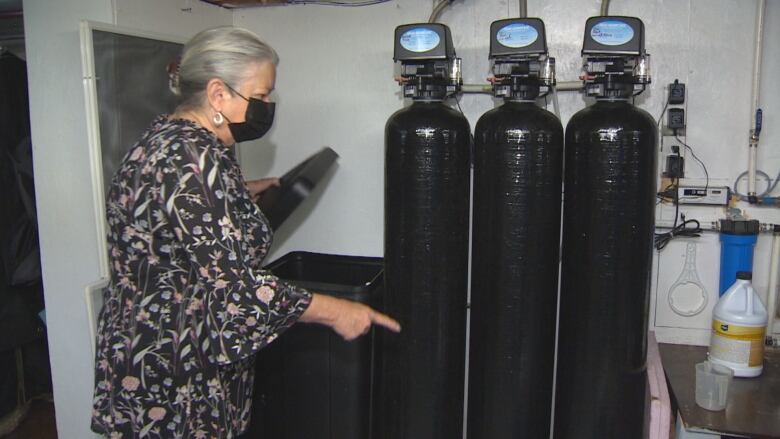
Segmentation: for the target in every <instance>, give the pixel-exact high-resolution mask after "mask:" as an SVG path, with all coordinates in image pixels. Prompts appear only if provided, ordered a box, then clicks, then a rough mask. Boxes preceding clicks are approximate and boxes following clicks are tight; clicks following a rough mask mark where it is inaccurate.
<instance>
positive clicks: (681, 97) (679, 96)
mask: <svg viewBox="0 0 780 439" xmlns="http://www.w3.org/2000/svg"><path fill="white" fill-rule="evenodd" d="M667 102H668V103H669V105H680V104H684V103H685V84H683V83H681V82H680V81H678V80H676V79H675V80H674V82H673V83H671V84H669V98H668V101H667Z"/></svg>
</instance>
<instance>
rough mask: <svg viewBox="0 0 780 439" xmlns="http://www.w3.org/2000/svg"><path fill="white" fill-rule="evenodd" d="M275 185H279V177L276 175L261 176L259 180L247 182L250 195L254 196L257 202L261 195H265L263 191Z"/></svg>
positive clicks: (253, 198)
mask: <svg viewBox="0 0 780 439" xmlns="http://www.w3.org/2000/svg"><path fill="white" fill-rule="evenodd" d="M274 186H279V179H278V178H275V177H274V178H261V179H258V180H250V181H247V182H246V188H247V190H248V191H249V196H250V197H252V200H253V201H254V202H257V200H259V199H260V197H261V196H262V195H263V192H265V191H267V190H268V188H270V187H274Z"/></svg>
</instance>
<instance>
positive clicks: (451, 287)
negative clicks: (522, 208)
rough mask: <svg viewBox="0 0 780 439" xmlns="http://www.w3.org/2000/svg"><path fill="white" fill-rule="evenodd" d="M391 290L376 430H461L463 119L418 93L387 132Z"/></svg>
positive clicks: (434, 434) (382, 336) (446, 433)
mask: <svg viewBox="0 0 780 439" xmlns="http://www.w3.org/2000/svg"><path fill="white" fill-rule="evenodd" d="M385 145H386V157H385V159H386V160H385V294H384V296H383V302H384V303H383V304H384V306H383V309H384V311H385V312H387V313H388V314H389V315H391V316H393V317H395V318H397V319H398V320H399V321H400V323H401V325H402V327H403V330H402V332H401V333H400V334H392V333H390V332H388V331H379V332H378V335H379V338H378V339H379V348H378V350H377V352H376V355H377V368H376V370H375V373H374V376H375V378H376V381H375V386H374V395H375V402H374V407H373V423H372V424H373V426H372V437H373V438H375V439H380V438H381V439H421V438H425V439H452V438H459V437H462V431H463V425H462V424H463V388H464V376H465V355H466V354H465V343H466V290H467V283H468V237H469V189H470V183H469V174H470V170H469V146H470V129H469V123H468V121H467V120H466V118H465V117H464V116H463V115H462V114H460V113H458V112H457V111H455V110H453V109H451V108H449V107H447V106H446V105H444V104H443V103H441V102H436V101H427V102H426V101H416V102H415V103H413V104H412V105H411V106H409V107H407V108H405V109H403V110H400V111H398V112H397V113H395V114H394V115H393V116H392V117H391V118H390V119H389V120H388V122H387V126H386V130H385Z"/></svg>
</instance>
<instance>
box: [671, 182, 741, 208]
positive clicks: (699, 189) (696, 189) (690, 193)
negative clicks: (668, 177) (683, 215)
mask: <svg viewBox="0 0 780 439" xmlns="http://www.w3.org/2000/svg"><path fill="white" fill-rule="evenodd" d="M730 197H731V191H730V189H729V188H728V187H726V186H710V187H704V186H680V187H678V188H677V200H678V203H679V204H706V205H711V206H727V205H728V204H729V198H730Z"/></svg>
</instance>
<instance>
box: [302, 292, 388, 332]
mask: <svg viewBox="0 0 780 439" xmlns="http://www.w3.org/2000/svg"><path fill="white" fill-rule="evenodd" d="M301 321H302V322H307V323H321V324H324V325H327V326H330V327H331V328H332V329H333V331H335V332H336V333H337V334H338V335H340V336H342V337H343V338H344V340H347V341H350V340H354V339H356V338H358V337H360V336H361V335H364V334H366V333H368V331H369V330H370V329H371V326H372V325H379V326H382V327H384V328H387V329H389V330H391V331H393V332H401V325H400V324H399V323H398V322H397V321H395V320H393V319H392V318H390V317H388V316H386V315H384V314H382V313H381V312H379V311H376V310H373V309H371V308H370V307H368V306H366V305H363V304H362V303H357V302H352V301H349V300H343V299H337V298H335V297H331V296H327V295H324V294H313V295H312V299H311V304H309V307H308V308H307V309H306V311H305V312H304V313H303V315H302V316H301Z"/></svg>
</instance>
